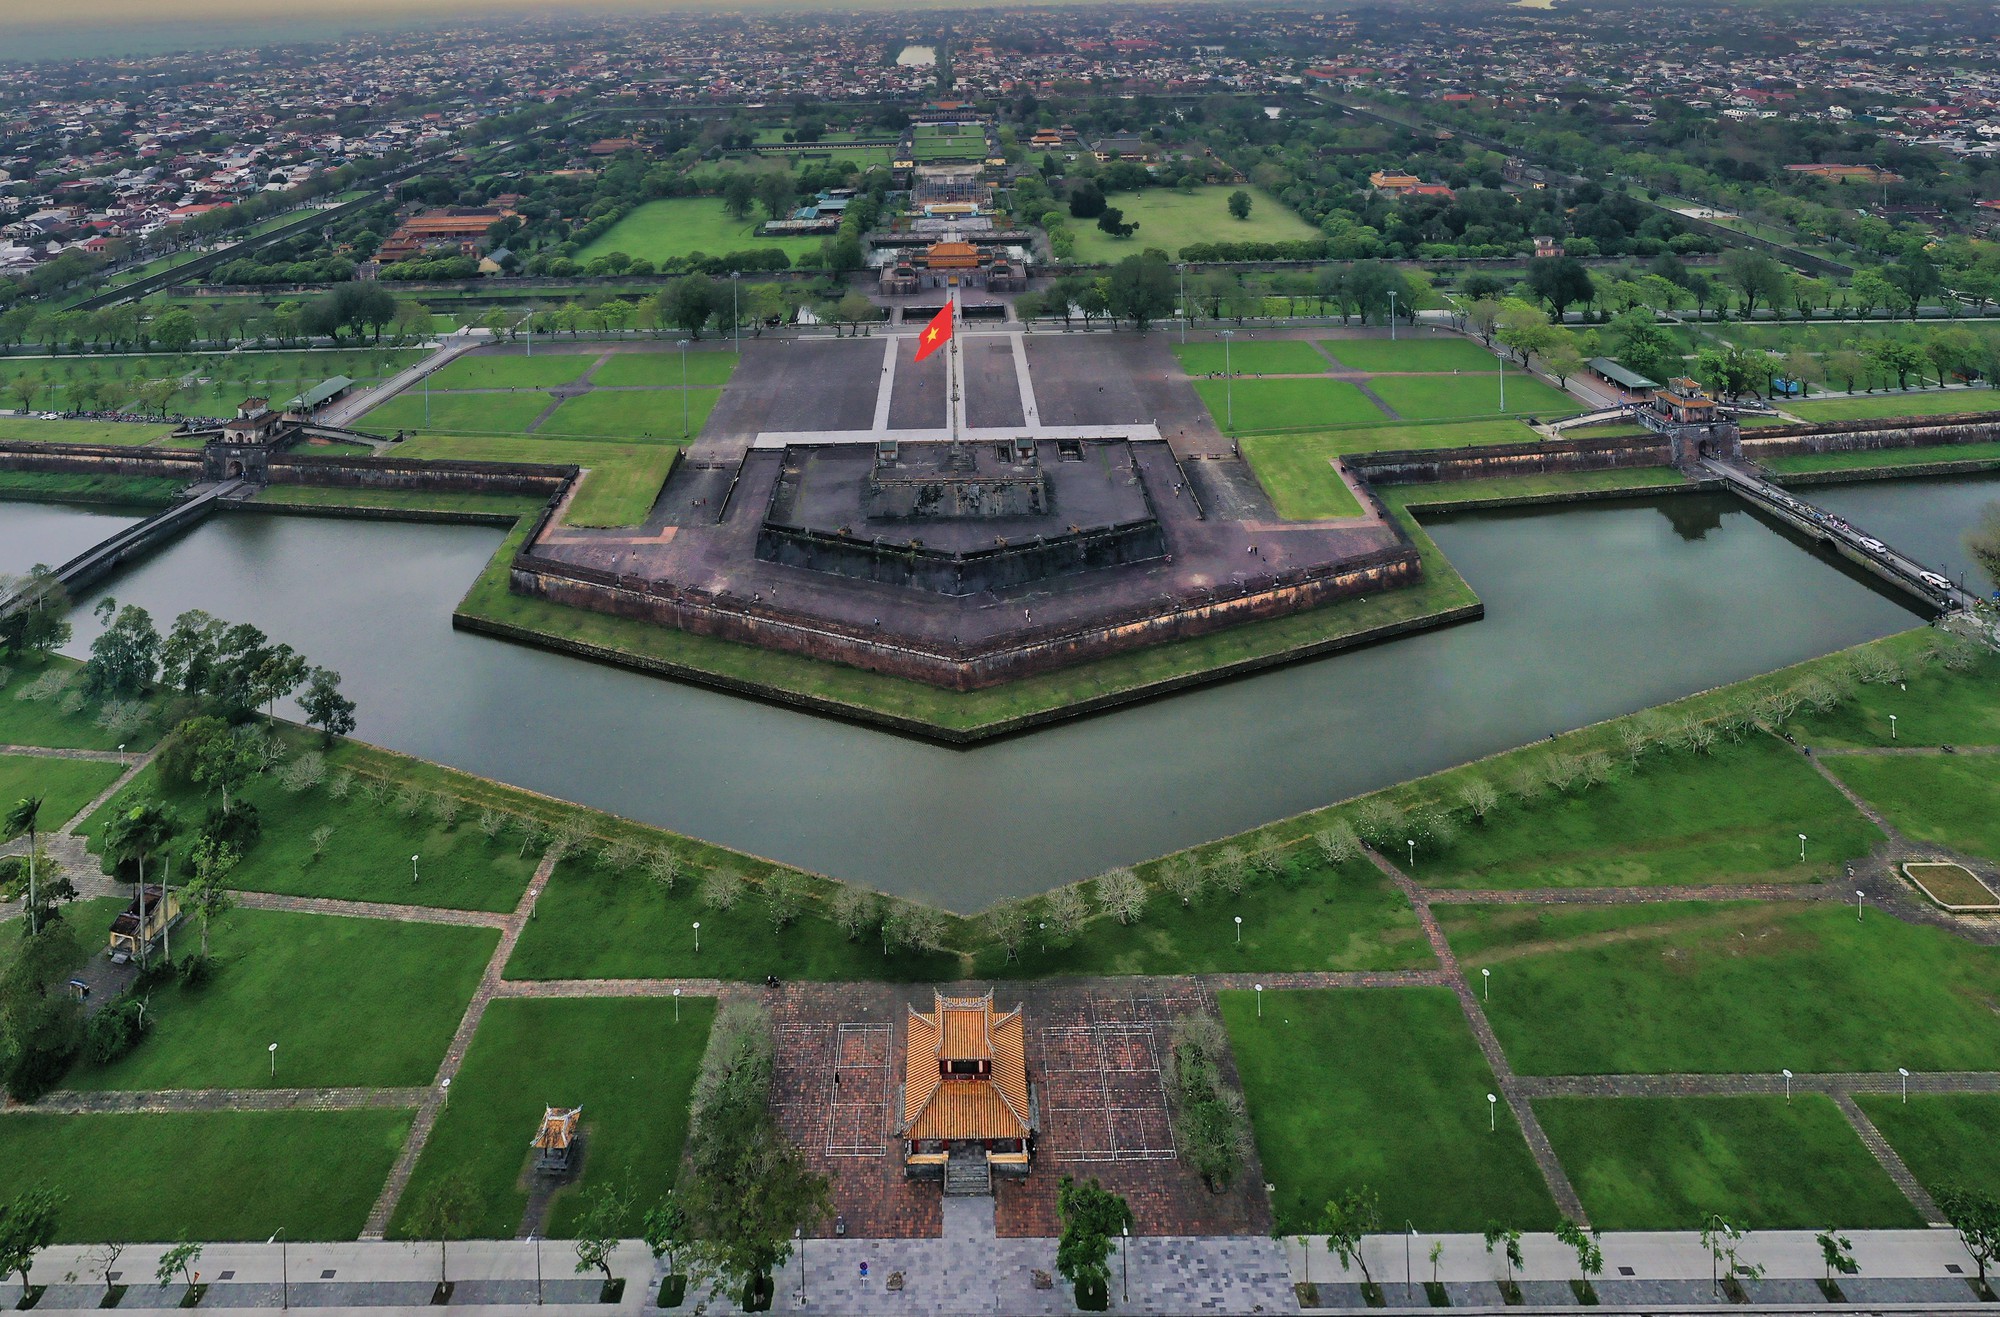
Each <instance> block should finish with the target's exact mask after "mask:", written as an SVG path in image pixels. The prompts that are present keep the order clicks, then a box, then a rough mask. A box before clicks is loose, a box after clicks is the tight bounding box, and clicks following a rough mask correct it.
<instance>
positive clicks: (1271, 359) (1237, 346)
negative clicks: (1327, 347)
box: [1174, 339, 1327, 375]
mask: <svg viewBox="0 0 2000 1317" xmlns="http://www.w3.org/2000/svg"><path fill="white" fill-rule="evenodd" d="M1174 356H1175V357H1176V358H1178V359H1179V360H1180V363H1181V369H1182V370H1184V371H1186V372H1187V373H1188V374H1190V375H1219V374H1221V373H1222V371H1223V368H1224V366H1225V364H1226V365H1227V367H1228V369H1230V370H1233V371H1236V372H1238V373H1240V374H1244V375H1318V374H1320V373H1322V372H1324V371H1325V370H1326V369H1327V361H1326V358H1325V357H1323V356H1321V355H1320V354H1319V352H1318V351H1316V350H1315V349H1314V347H1313V345H1312V344H1310V343H1301V342H1299V341H1297V340H1296V339H1278V340H1275V341H1271V342H1251V343H1233V344H1231V345H1229V347H1228V349H1227V351H1226V352H1225V350H1224V347H1223V345H1222V344H1220V343H1183V344H1178V345H1176V346H1175V348H1174ZM1225 358H1226V361H1225Z"/></svg>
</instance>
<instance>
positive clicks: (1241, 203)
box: [1229, 188, 1250, 220]
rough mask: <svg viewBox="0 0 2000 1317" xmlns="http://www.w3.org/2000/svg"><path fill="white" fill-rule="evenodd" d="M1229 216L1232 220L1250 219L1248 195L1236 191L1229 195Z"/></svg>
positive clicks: (1240, 190) (1241, 191)
mask: <svg viewBox="0 0 2000 1317" xmlns="http://www.w3.org/2000/svg"><path fill="white" fill-rule="evenodd" d="M1229 214H1230V216H1231V217H1232V218H1234V219H1239V220H1247V219H1249V218H1250V194H1249V193H1248V192H1245V191H1243V190H1242V189H1240V188H1239V189H1238V190H1236V191H1234V192H1232V193H1230V194H1229Z"/></svg>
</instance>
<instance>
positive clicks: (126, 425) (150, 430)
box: [0, 398, 173, 445]
mask: <svg viewBox="0 0 2000 1317" xmlns="http://www.w3.org/2000/svg"><path fill="white" fill-rule="evenodd" d="M8 401H11V402H14V403H19V402H20V399H18V398H14V399H9V400H8ZM172 428H173V427H172V426H171V425H169V424H167V423H166V422H164V421H162V422H161V423H160V424H158V425H140V424H138V423H136V422H132V421H39V420H36V419H34V418H33V417H28V416H0V439H25V440H27V441H29V442H30V443H38V444H126V445H129V444H146V443H151V442H152V441H153V440H155V439H158V438H159V437H160V436H161V435H163V434H165V433H166V432H167V431H168V430H170V429H172Z"/></svg>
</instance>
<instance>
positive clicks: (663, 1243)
mask: <svg viewBox="0 0 2000 1317" xmlns="http://www.w3.org/2000/svg"><path fill="white" fill-rule="evenodd" d="M640 1238H642V1239H644V1240H645V1241H646V1247H647V1248H650V1249H651V1250H653V1256H654V1257H656V1258H658V1257H662V1256H664V1257H665V1258H666V1260H667V1274H668V1275H669V1276H674V1275H678V1274H680V1262H679V1259H678V1257H677V1256H676V1254H677V1253H678V1251H679V1250H680V1248H681V1246H682V1245H684V1244H685V1243H687V1213H686V1212H684V1211H682V1210H681V1204H680V1199H678V1198H676V1197H675V1196H674V1191H673V1190H671V1189H669V1190H667V1196H666V1197H665V1198H663V1199H661V1200H660V1201H659V1202H658V1203H657V1204H655V1205H654V1206H652V1207H650V1208H648V1209H647V1210H646V1225H645V1229H644V1231H643V1232H642V1233H641V1235H640Z"/></svg>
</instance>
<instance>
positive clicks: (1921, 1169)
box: [1855, 1093, 2000, 1191]
mask: <svg viewBox="0 0 2000 1317" xmlns="http://www.w3.org/2000/svg"><path fill="white" fill-rule="evenodd" d="M1855 1102H1856V1103H1858V1104H1859V1105H1860V1107H1861V1109H1862V1110H1863V1111H1865V1112H1867V1113H1868V1119H1870V1120H1872V1121H1874V1122H1875V1128H1876V1129H1879V1130H1881V1131H1882V1137H1884V1138H1886V1139H1887V1140H1889V1146H1891V1147H1893V1148H1894V1149H1895V1150H1896V1152H1897V1155H1899V1156H1900V1157H1902V1159H1903V1161H1904V1162H1905V1163H1907V1164H1908V1165H1909V1168H1910V1172H1911V1174H1913V1175H1915V1176H1916V1177H1917V1179H1918V1181H1919V1182H1920V1183H1922V1184H1923V1186H1924V1187H1925V1188H1926V1189H1930V1190H1933V1191H1935V1190H1937V1189H1941V1188H1943V1187H1945V1186H1946V1185H1967V1186H1969V1185H1978V1186H1981V1187H1988V1186H1991V1185H1993V1184H1995V1183H1996V1182H2000V1140H1995V1139H1994V1137H1993V1131H1994V1130H1996V1129H2000V1094H1993V1093H1913V1094H1911V1095H1910V1100H1909V1101H1908V1102H1904V1101H1902V1100H1901V1098H1900V1097H1899V1096H1898V1095H1897V1094H1894V1093H1883V1094H1877V1095H1875V1096H1872V1097H1857V1098H1856V1099H1855Z"/></svg>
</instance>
